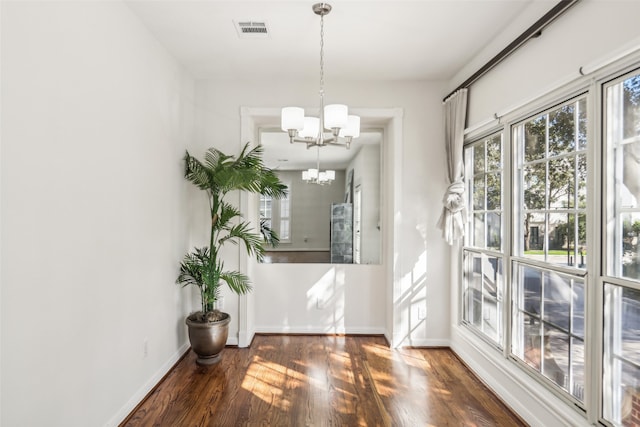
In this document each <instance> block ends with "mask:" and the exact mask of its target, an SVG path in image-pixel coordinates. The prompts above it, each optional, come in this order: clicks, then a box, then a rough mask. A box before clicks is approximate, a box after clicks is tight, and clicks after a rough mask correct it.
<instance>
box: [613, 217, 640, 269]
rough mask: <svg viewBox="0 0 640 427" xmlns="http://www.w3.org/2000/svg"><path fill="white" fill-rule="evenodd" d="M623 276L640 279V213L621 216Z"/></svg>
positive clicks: (620, 238) (620, 237) (620, 239)
mask: <svg viewBox="0 0 640 427" xmlns="http://www.w3.org/2000/svg"><path fill="white" fill-rule="evenodd" d="M620 217H621V220H622V233H621V234H622V235H621V236H618V240H619V241H620V244H621V246H622V260H621V261H622V276H623V277H628V278H630V279H640V246H639V245H638V243H639V242H638V240H639V239H640V212H636V213H627V214H624V215H621V216H620Z"/></svg>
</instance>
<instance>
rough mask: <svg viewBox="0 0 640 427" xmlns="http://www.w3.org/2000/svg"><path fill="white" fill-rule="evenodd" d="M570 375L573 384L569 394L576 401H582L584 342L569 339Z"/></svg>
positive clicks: (578, 339)
mask: <svg viewBox="0 0 640 427" xmlns="http://www.w3.org/2000/svg"><path fill="white" fill-rule="evenodd" d="M571 371H572V372H571V373H572V376H571V377H572V378H573V382H572V383H571V384H570V387H569V392H571V394H572V395H573V396H574V397H575V398H577V399H578V400H584V340H583V339H580V338H571Z"/></svg>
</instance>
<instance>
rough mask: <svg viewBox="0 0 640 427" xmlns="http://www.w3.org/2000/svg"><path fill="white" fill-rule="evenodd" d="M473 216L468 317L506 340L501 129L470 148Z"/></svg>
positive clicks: (467, 277)
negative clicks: (503, 317)
mask: <svg viewBox="0 0 640 427" xmlns="http://www.w3.org/2000/svg"><path fill="white" fill-rule="evenodd" d="M465 164H466V168H465V176H466V182H467V194H468V196H469V200H468V205H469V206H470V209H469V218H470V221H468V222H467V233H466V236H467V238H466V240H467V241H466V242H465V249H464V290H463V293H464V308H463V321H464V322H465V323H466V324H467V325H469V326H470V327H471V328H473V329H474V330H476V331H478V332H480V333H481V334H482V335H483V336H485V337H486V338H489V339H490V340H491V341H492V342H494V343H495V344H497V345H502V335H503V333H502V330H503V329H502V324H503V322H502V310H503V309H502V295H503V286H504V285H503V277H502V274H503V273H502V272H503V269H502V265H503V260H502V258H503V254H502V235H503V233H502V230H503V224H502V218H503V215H502V168H503V158H502V134H496V135H492V136H490V137H488V138H484V139H482V140H481V141H477V142H475V143H472V144H470V145H469V146H467V148H466V149H465Z"/></svg>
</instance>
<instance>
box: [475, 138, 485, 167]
mask: <svg viewBox="0 0 640 427" xmlns="http://www.w3.org/2000/svg"><path fill="white" fill-rule="evenodd" d="M484 170H485V169H484V144H478V145H475V146H474V147H473V174H474V175H477V174H479V173H483V172H484Z"/></svg>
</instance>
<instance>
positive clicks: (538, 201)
mask: <svg viewBox="0 0 640 427" xmlns="http://www.w3.org/2000/svg"><path fill="white" fill-rule="evenodd" d="M545 166H546V165H545V163H534V164H532V165H528V166H525V168H524V174H523V186H524V207H525V208H526V209H544V208H545V207H546V200H545V195H546V168H545Z"/></svg>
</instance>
